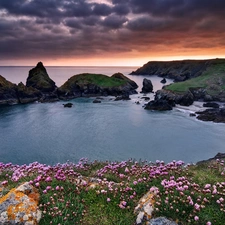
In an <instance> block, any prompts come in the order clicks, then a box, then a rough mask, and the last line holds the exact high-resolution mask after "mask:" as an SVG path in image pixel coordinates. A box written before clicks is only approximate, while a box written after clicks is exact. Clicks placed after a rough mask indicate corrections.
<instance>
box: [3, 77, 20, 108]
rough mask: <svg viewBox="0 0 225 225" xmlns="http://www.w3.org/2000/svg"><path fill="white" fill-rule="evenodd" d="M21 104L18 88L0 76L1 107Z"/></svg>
mask: <svg viewBox="0 0 225 225" xmlns="http://www.w3.org/2000/svg"><path fill="white" fill-rule="evenodd" d="M17 103H19V100H18V97H17V86H16V84H13V83H11V82H10V81H8V80H6V79H5V78H4V77H2V76H1V75H0V105H13V104H17Z"/></svg>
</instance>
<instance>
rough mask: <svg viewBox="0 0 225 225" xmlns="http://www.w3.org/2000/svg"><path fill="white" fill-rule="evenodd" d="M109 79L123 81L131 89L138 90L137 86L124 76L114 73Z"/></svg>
mask: <svg viewBox="0 0 225 225" xmlns="http://www.w3.org/2000/svg"><path fill="white" fill-rule="evenodd" d="M111 77H114V78H117V79H120V80H125V81H126V82H128V83H129V84H130V85H131V86H132V87H133V88H135V89H136V88H138V85H137V84H136V83H135V82H134V81H133V80H131V79H129V78H128V77H126V76H124V75H123V74H122V73H115V74H113V75H112V76H111Z"/></svg>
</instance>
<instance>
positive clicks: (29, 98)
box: [17, 82, 42, 104]
mask: <svg viewBox="0 0 225 225" xmlns="http://www.w3.org/2000/svg"><path fill="white" fill-rule="evenodd" d="M17 94H18V98H19V102H20V103H22V104H24V103H30V102H35V101H38V100H40V98H41V97H42V94H41V92H40V91H39V90H37V89H36V88H33V87H27V86H25V85H24V84H23V83H22V82H20V83H19V84H18V86H17Z"/></svg>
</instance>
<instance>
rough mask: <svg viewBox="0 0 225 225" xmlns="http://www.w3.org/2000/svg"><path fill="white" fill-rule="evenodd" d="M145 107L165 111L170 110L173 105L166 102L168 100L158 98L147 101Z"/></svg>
mask: <svg viewBox="0 0 225 225" xmlns="http://www.w3.org/2000/svg"><path fill="white" fill-rule="evenodd" d="M145 109H148V110H157V111H166V110H172V109H173V107H172V106H171V105H170V104H169V103H168V101H166V100H163V99H159V100H154V101H150V102H148V103H147V104H146V106H145Z"/></svg>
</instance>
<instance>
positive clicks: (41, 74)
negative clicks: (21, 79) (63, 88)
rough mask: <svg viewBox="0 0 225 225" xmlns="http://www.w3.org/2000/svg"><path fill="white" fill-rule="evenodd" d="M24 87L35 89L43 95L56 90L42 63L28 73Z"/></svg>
mask: <svg viewBox="0 0 225 225" xmlns="http://www.w3.org/2000/svg"><path fill="white" fill-rule="evenodd" d="M26 86H27V87H33V88H36V89H37V90H39V91H41V92H43V93H46V92H47V93H49V92H53V91H55V89H56V85H55V82H54V81H53V80H52V79H51V78H50V77H49V76H48V73H47V71H46V69H45V67H44V66H43V64H42V62H39V63H38V64H37V66H36V67H35V68H33V69H31V70H30V71H29V75H28V78H27V82H26Z"/></svg>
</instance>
